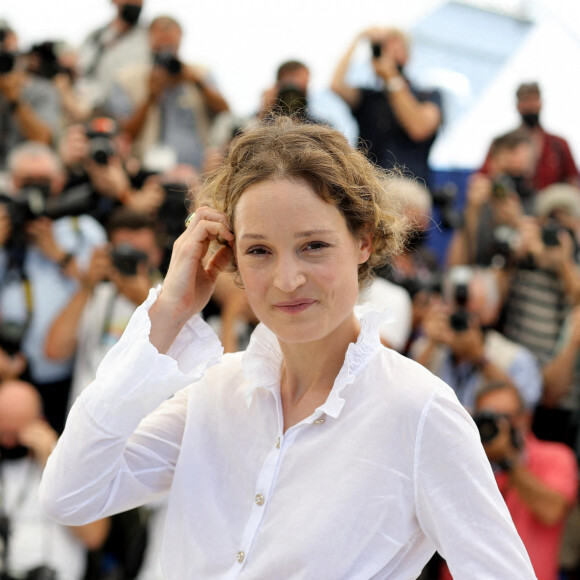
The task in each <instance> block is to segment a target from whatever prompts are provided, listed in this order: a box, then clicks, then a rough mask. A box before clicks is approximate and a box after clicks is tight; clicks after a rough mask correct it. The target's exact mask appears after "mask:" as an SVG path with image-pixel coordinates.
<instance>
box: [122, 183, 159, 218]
mask: <svg viewBox="0 0 580 580" xmlns="http://www.w3.org/2000/svg"><path fill="white" fill-rule="evenodd" d="M165 197H166V193H165V190H164V189H163V187H162V186H161V184H160V183H159V177H157V176H155V175H152V176H151V177H148V178H147V179H146V180H145V183H144V184H143V187H142V188H141V189H140V190H139V191H137V192H135V193H133V194H131V195H129V196H127V197H126V199H125V201H124V203H125V206H126V207H129V208H131V209H132V210H134V211H136V212H139V213H146V214H151V215H155V214H156V213H157V210H158V209H159V208H160V207H161V205H162V204H163V202H164V201H165Z"/></svg>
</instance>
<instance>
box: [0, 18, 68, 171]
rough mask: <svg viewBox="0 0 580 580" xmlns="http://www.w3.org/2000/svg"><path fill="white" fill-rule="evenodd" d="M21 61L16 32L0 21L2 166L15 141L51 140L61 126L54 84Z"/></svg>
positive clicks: (15, 143)
mask: <svg viewBox="0 0 580 580" xmlns="http://www.w3.org/2000/svg"><path fill="white" fill-rule="evenodd" d="M22 64H23V63H22V61H21V59H20V56H19V52H18V39H17V36H16V34H15V32H14V31H13V30H12V29H11V28H10V27H9V26H8V24H7V23H6V22H4V21H0V170H2V169H4V168H5V166H6V160H7V156H8V154H9V152H10V150H11V149H12V148H13V147H14V146H15V145H17V144H18V143H21V142H23V141H26V140H30V141H38V142H40V143H46V144H50V143H51V142H52V141H53V139H54V138H55V136H56V135H57V133H58V129H59V121H60V114H61V108H60V100H59V96H58V93H57V91H56V89H55V87H54V86H53V85H52V83H51V82H50V81H49V80H47V79H44V78H41V77H39V76H38V75H33V74H31V73H29V72H28V71H26V70H24V69H23V68H22V66H21V65H22Z"/></svg>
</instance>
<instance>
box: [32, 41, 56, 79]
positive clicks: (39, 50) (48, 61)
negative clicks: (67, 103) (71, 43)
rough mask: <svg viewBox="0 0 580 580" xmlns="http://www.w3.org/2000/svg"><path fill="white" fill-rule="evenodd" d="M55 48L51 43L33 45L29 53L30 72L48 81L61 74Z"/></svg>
mask: <svg viewBox="0 0 580 580" xmlns="http://www.w3.org/2000/svg"><path fill="white" fill-rule="evenodd" d="M55 48H56V44H55V43H54V42H52V41H46V42H41V43H39V44H33V45H32V48H31V49H30V53H29V54H30V56H32V57H33V60H32V62H31V63H30V72H32V73H34V74H37V75H38V76H40V77H43V78H45V79H49V80H51V79H53V78H54V77H55V76H56V75H57V74H58V73H59V72H61V67H60V64H59V62H58V57H57V56H56V51H55Z"/></svg>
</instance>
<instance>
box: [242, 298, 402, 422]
mask: <svg viewBox="0 0 580 580" xmlns="http://www.w3.org/2000/svg"><path fill="white" fill-rule="evenodd" d="M355 314H356V315H357V317H358V318H359V319H360V323H361V331H360V334H359V335H358V338H357V340H356V342H351V343H350V344H349V346H348V348H347V350H346V354H345V357H344V363H343V365H342V368H341V369H340V371H339V373H338V376H337V377H336V379H335V381H334V385H333V387H332V390H331V391H330V393H329V395H328V398H327V399H326V402H325V403H324V404H323V405H321V406H320V407H319V408H318V409H317V410H318V411H322V412H324V413H325V414H327V415H329V416H331V417H334V418H336V417H338V415H339V414H340V412H341V410H342V408H343V406H344V402H345V401H344V399H343V398H342V397H341V396H340V394H341V392H342V390H343V389H344V388H345V387H346V386H347V385H350V384H351V383H352V382H354V380H355V378H356V376H357V374H358V373H359V372H360V371H361V370H362V369H363V368H364V367H365V365H366V364H367V362H368V361H369V360H370V359H371V358H372V357H373V355H374V354H375V352H376V351H377V350H378V349H379V348H380V347H381V340H380V335H379V326H381V325H382V324H385V323H388V322H392V320H393V317H392V315H391V313H390V311H380V310H379V309H377V307H375V306H374V305H372V304H365V305H363V306H357V308H356V310H355ZM282 359H283V357H282V351H281V349H280V344H279V343H278V339H277V338H276V335H275V334H274V333H273V332H272V331H271V330H270V329H268V328H267V327H266V326H264V324H259V325H258V326H257V327H256V329H255V330H254V332H253V333H252V336H251V339H250V343H249V345H248V348H247V349H246V351H245V352H244V355H243V359H242V365H243V371H244V377H245V380H246V384H247V387H246V390H245V397H246V403H247V405H248V406H249V405H250V404H251V402H252V398H253V395H254V392H255V391H256V389H260V388H263V389H269V390H275V391H277V392H278V391H279V389H280V380H281V373H282V362H283V361H282Z"/></svg>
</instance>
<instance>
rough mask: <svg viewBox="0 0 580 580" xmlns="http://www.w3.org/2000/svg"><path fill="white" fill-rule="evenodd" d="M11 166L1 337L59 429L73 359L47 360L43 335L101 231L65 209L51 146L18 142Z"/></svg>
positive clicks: (0, 258) (1, 263)
mask: <svg viewBox="0 0 580 580" xmlns="http://www.w3.org/2000/svg"><path fill="white" fill-rule="evenodd" d="M9 169H10V174H11V178H12V183H13V191H12V192H11V194H10V195H8V196H5V197H4V200H3V202H2V203H1V204H0V207H1V208H2V213H3V214H4V216H5V218H6V216H7V217H8V220H6V219H4V221H3V223H4V231H5V234H4V236H3V238H4V240H3V241H4V243H3V245H2V247H0V344H1V345H2V350H3V352H4V353H5V354H9V355H14V354H17V353H21V354H22V355H23V356H24V357H25V358H26V360H27V363H28V366H27V369H26V371H25V372H24V374H23V375H22V376H23V377H24V378H26V380H30V382H32V383H33V384H34V385H35V386H36V387H37V388H38V390H39V391H40V393H41V395H42V397H43V401H44V408H45V413H46V416H47V418H48V420H49V422H50V423H51V425H52V427H53V428H54V429H55V430H56V431H60V430H62V427H63V425H64V416H65V410H66V404H67V400H68V389H69V384H70V375H71V372H72V361H63V362H59V363H55V362H53V361H49V360H48V359H47V358H46V357H45V355H44V339H45V336H46V332H47V330H48V327H49V326H50V324H51V322H52V319H53V317H54V316H55V314H56V312H58V311H59V310H60V309H61V308H62V307H63V306H64V304H66V302H67V301H68V300H69V298H70V296H71V295H72V294H73V293H74V292H75V289H76V287H77V284H78V276H79V275H80V274H81V273H82V272H83V271H84V270H85V268H86V267H87V266H88V263H89V260H90V255H91V252H92V250H93V248H94V246H96V245H98V244H101V243H103V242H104V241H105V237H106V236H105V232H104V230H103V228H102V227H101V226H100V224H99V223H98V222H96V221H95V220H93V219H92V218H91V217H89V216H86V215H76V216H68V215H63V212H65V210H66V209H67V208H66V204H65V207H63V206H61V205H60V204H61V202H62V201H65V198H63V197H62V194H61V191H62V186H63V183H64V173H63V171H62V167H61V166H60V163H59V160H58V157H57V156H56V154H55V153H54V152H53V151H52V150H51V149H50V148H49V147H47V146H46V145H43V144H40V143H33V142H27V143H23V144H22V145H19V146H18V147H16V148H14V149H13V151H12V152H11V155H10V158H9ZM65 213H66V212H65ZM6 225H8V227H7V228H6ZM6 230H8V232H9V233H6ZM15 360H17V359H15Z"/></svg>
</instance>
